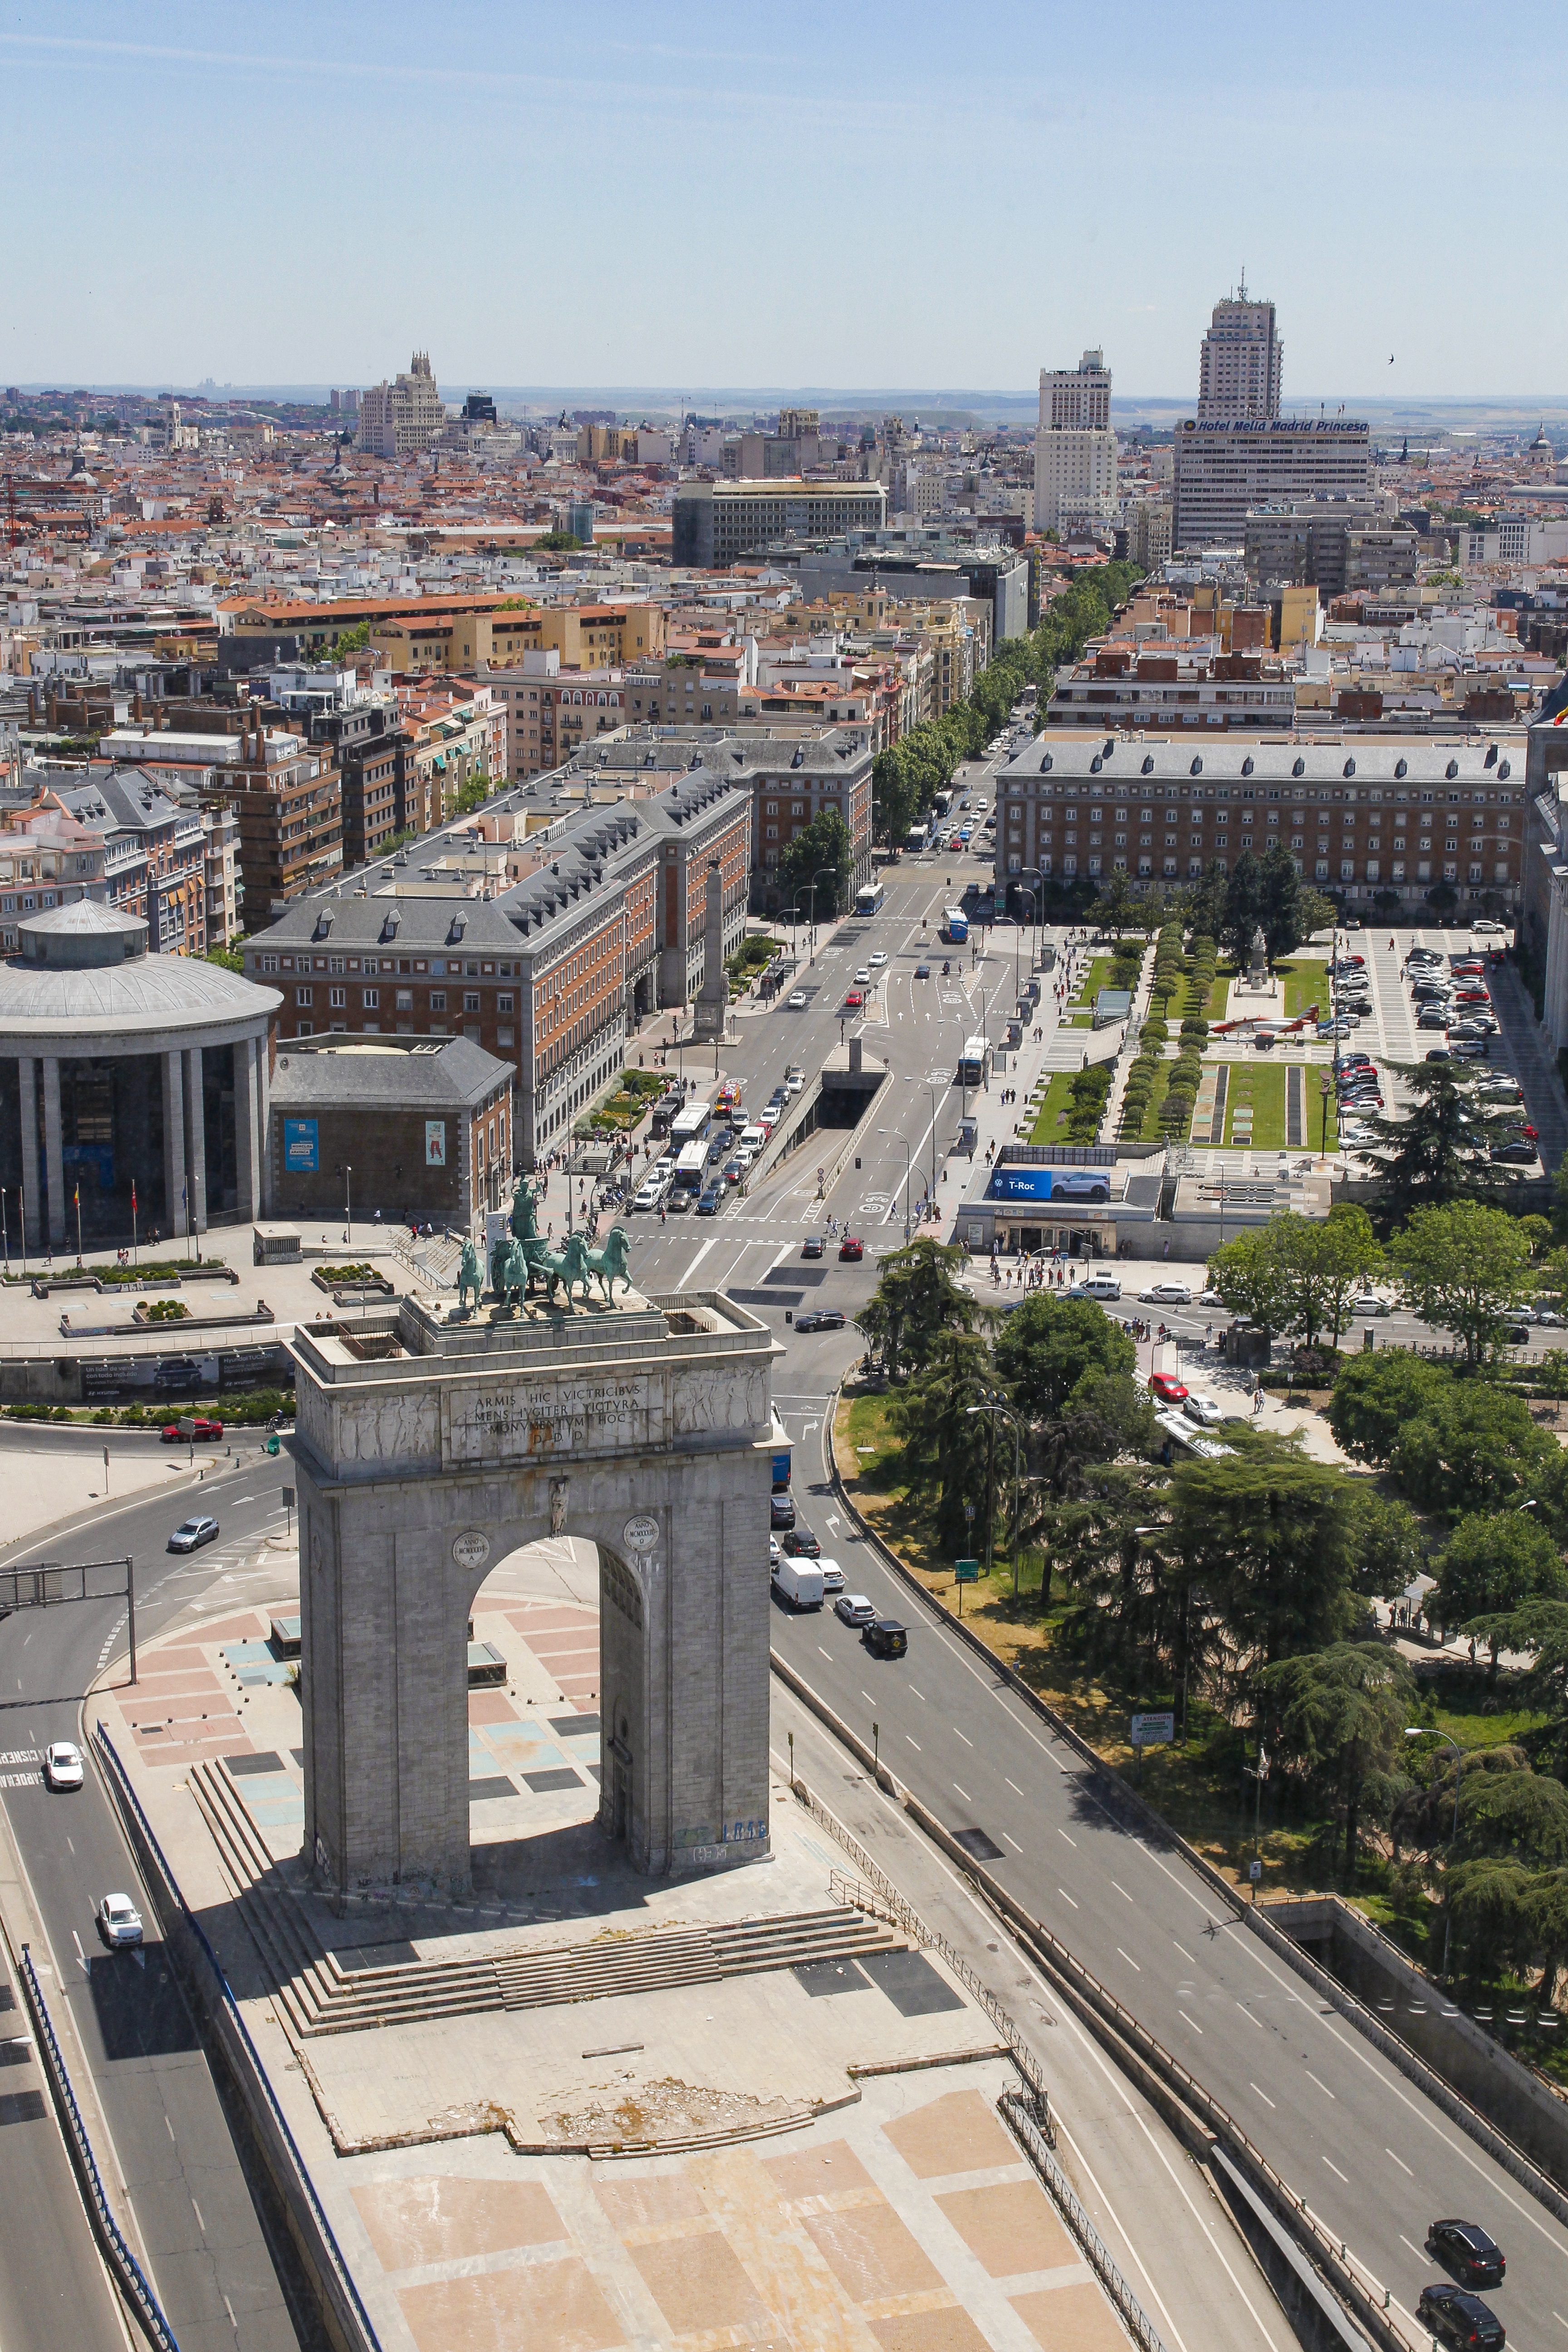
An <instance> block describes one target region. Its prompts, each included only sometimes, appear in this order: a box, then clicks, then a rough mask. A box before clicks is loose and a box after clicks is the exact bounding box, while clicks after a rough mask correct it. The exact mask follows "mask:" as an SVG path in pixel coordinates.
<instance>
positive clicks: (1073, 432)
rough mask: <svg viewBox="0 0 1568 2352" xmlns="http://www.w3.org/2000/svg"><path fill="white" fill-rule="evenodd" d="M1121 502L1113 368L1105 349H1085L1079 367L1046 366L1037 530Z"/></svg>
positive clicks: (1038, 443) (1107, 510) (1038, 442)
mask: <svg viewBox="0 0 1568 2352" xmlns="http://www.w3.org/2000/svg"><path fill="white" fill-rule="evenodd" d="M1115 506H1116V436H1115V434H1114V433H1113V432H1112V431H1111V429H1110V369H1109V368H1108V367H1107V366H1106V364H1105V354H1104V352H1085V353H1084V355H1083V357H1082V359H1081V360H1080V361H1079V363H1078V365H1077V367H1076V368H1042V369H1041V370H1040V421H1039V425H1038V428H1037V432H1036V434H1035V529H1036V530H1058V529H1059V528H1060V526H1061V525H1062V524H1063V523H1073V522H1080V521H1088V520H1095V519H1098V518H1100V517H1102V516H1105V515H1109V514H1111V513H1113V512H1114V511H1115Z"/></svg>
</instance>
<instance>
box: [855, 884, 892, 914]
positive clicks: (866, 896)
mask: <svg viewBox="0 0 1568 2352" xmlns="http://www.w3.org/2000/svg"><path fill="white" fill-rule="evenodd" d="M887 895H888V886H887V884H886V883H885V882H867V883H864V884H863V885H862V886H861V887H860V888H859V889H858V890H857V891H856V893H855V912H856V913H857V914H858V915H862V916H870V915H879V914H880V913H881V911H882V901H883V899H884V898H886V897H887Z"/></svg>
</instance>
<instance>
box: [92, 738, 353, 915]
mask: <svg viewBox="0 0 1568 2352" xmlns="http://www.w3.org/2000/svg"><path fill="white" fill-rule="evenodd" d="M99 748H100V751H101V752H102V753H103V754H104V756H105V758H106V759H107V760H108V761H110V762H112V763H115V764H127V765H132V766H135V767H139V768H142V769H143V770H144V771H145V772H146V773H147V774H148V775H150V776H152V777H153V778H154V779H155V780H157V781H160V782H167V783H168V784H169V786H170V787H171V790H172V791H174V790H177V788H179V787H180V786H182V785H184V786H188V787H190V788H191V789H192V790H193V792H194V794H195V800H196V802H197V803H198V804H199V805H200V806H202V807H221V806H225V805H227V804H231V803H232V805H233V807H234V808H235V810H236V812H237V815H238V819H239V871H240V882H241V884H242V885H243V887H244V892H245V906H246V914H247V920H249V921H251V922H258V921H259V920H261V919H263V918H264V916H265V914H266V912H267V910H268V908H272V907H274V906H276V905H278V904H279V903H280V902H281V901H282V900H283V899H285V898H293V897H295V896H296V894H297V893H298V892H300V891H301V890H308V889H310V888H311V887H315V886H318V885H320V884H321V883H323V882H328V881H331V880H332V879H333V878H334V877H336V876H337V875H338V874H339V873H340V872H341V871H342V833H343V815H342V782H341V779H340V776H339V772H338V767H337V762H336V761H335V759H334V758H333V755H332V751H331V745H330V744H310V743H307V742H306V741H305V740H304V739H303V737H301V736H300V735H296V734H291V733H288V732H285V731H283V730H279V729H270V728H268V727H267V726H265V725H264V724H263V723H262V722H261V721H260V720H258V721H257V723H256V725H255V726H254V727H253V728H247V729H245V730H243V731H242V732H240V733H237V734H224V735H187V734H181V733H176V732H175V731H174V730H172V729H163V730H158V729H153V728H143V727H121V728H116V729H114V730H112V731H111V732H110V733H109V734H107V735H105V736H104V737H103V739H102V740H101V742H100V747H99Z"/></svg>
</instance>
